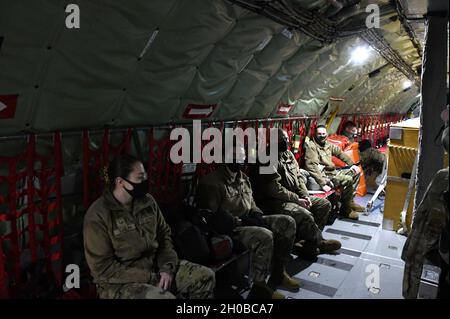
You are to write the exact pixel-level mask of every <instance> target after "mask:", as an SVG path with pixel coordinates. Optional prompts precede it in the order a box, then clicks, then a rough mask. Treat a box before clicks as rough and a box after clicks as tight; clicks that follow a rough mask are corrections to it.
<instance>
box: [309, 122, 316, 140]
mask: <svg viewBox="0 0 450 319" xmlns="http://www.w3.org/2000/svg"><path fill="white" fill-rule="evenodd" d="M316 127H317V119H315V118H313V119H311V120H310V127H309V136H314V134H315V132H316Z"/></svg>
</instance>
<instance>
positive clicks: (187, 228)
mask: <svg viewBox="0 0 450 319" xmlns="http://www.w3.org/2000/svg"><path fill="white" fill-rule="evenodd" d="M173 243H174V246H175V250H176V251H177V253H178V257H179V258H180V259H185V260H188V261H190V262H193V263H197V264H201V265H207V264H208V263H209V261H210V255H211V252H210V249H209V240H208V236H207V234H205V233H204V232H203V231H202V230H201V229H200V227H198V226H197V225H194V224H193V223H192V222H190V221H188V220H181V221H179V222H178V224H177V226H176V227H175V230H174V234H173Z"/></svg>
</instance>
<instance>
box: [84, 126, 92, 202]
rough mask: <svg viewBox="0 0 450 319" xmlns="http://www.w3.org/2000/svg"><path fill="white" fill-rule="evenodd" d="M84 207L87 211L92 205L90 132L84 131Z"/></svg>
mask: <svg viewBox="0 0 450 319" xmlns="http://www.w3.org/2000/svg"><path fill="white" fill-rule="evenodd" d="M82 139H83V206H84V209H85V210H87V209H88V208H89V205H90V199H89V158H90V147H89V131H88V130H84V131H83V136H82Z"/></svg>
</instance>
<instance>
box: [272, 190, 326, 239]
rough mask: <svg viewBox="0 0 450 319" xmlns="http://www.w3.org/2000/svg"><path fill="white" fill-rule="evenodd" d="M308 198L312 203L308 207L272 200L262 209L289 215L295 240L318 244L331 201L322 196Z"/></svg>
mask: <svg viewBox="0 0 450 319" xmlns="http://www.w3.org/2000/svg"><path fill="white" fill-rule="evenodd" d="M310 199H311V204H312V205H311V207H310V208H309V209H306V208H303V207H301V206H300V205H298V204H296V203H292V202H283V201H277V200H273V201H271V202H270V203H267V204H266V205H265V207H264V208H265V209H264V211H267V212H274V213H276V214H283V215H288V216H291V217H292V218H294V220H295V224H296V226H297V227H296V229H297V230H296V236H295V239H296V241H300V240H305V241H307V242H311V243H314V244H319V243H320V241H322V240H323V237H322V230H323V228H324V227H325V225H326V223H327V221H328V216H329V214H330V210H331V203H330V202H329V201H328V200H326V199H323V198H317V197H310Z"/></svg>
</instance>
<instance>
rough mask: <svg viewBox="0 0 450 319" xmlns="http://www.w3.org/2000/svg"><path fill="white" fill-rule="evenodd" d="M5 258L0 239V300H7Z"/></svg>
mask: <svg viewBox="0 0 450 319" xmlns="http://www.w3.org/2000/svg"><path fill="white" fill-rule="evenodd" d="M5 264H6V258H5V255H4V254H3V240H1V238H0V299H7V298H8V297H9V293H8V274H7V273H6V270H5Z"/></svg>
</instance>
